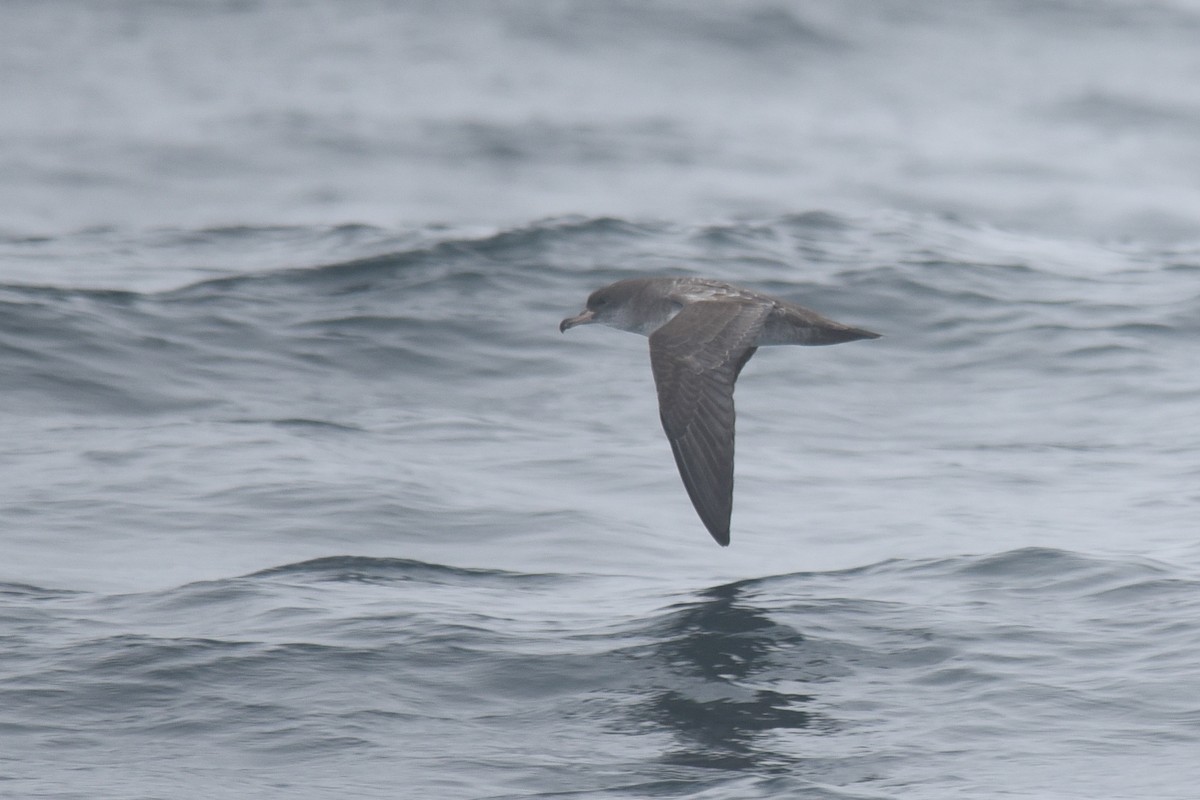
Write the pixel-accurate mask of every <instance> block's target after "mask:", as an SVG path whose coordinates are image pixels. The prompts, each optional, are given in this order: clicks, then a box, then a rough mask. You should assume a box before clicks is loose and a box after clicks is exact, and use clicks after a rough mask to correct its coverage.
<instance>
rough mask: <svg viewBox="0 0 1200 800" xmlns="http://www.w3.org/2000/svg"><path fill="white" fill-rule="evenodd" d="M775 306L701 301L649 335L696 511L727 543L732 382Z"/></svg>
mask: <svg viewBox="0 0 1200 800" xmlns="http://www.w3.org/2000/svg"><path fill="white" fill-rule="evenodd" d="M769 313H770V308H769V307H768V306H765V305H763V304H759V303H752V302H746V303H739V302H733V301H730V300H721V301H702V302H698V303H692V304H691V305H688V306H687V307H685V308H684V309H683V310H682V311H680V312H679V313H678V314H677V315H676V316H675V318H674V319H672V320H671V321H670V322H668V323H667V324H666V325H664V326H662V327H661V328H659V329H658V330H657V331H655V332H654V333H653V334H651V336H650V365H651V368H652V369H653V371H654V383H655V385H656V386H657V388H658V408H659V416H660V417H661V419H662V425H663V430H664V431H666V434H667V441H669V442H670V443H671V451H672V453H674V455H675V463H676V465H677V466H678V467H679V475H680V477H682V478H683V485H684V487H685V488H686V489H687V493H688V496H689V497H690V498H691V500H692V505H693V506H695V508H696V513H697V514H699V515H700V519H701V521H703V522H704V526H705V527H706V528H708V531H709V533H711V534H712V537H713V538H714V539H716V540H717V543H718V544H721V545H723V546H724V545H728V544H729V519H730V516H731V514H732V512H733V439H734V421H735V411H734V405H733V386H734V383H735V382H736V381H737V376H738V373H740V372H741V370H742V367H744V366H745V365H746V362H747V361H749V360H750V357H751V356H752V355H754V351H755V349H756V347H755V342H756V341H757V340H758V336H759V333H760V332H761V331H762V327H763V324H764V322H765V321H766V318H767V315H768V314H769Z"/></svg>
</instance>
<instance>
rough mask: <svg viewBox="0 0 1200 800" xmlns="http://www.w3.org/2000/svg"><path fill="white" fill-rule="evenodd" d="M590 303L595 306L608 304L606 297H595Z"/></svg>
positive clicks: (599, 306)
mask: <svg viewBox="0 0 1200 800" xmlns="http://www.w3.org/2000/svg"><path fill="white" fill-rule="evenodd" d="M592 305H594V306H595V307H596V308H601V307H602V306H606V305H608V298H606V297H597V298H596V299H595V300H593V301H592Z"/></svg>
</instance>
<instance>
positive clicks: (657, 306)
mask: <svg viewBox="0 0 1200 800" xmlns="http://www.w3.org/2000/svg"><path fill="white" fill-rule="evenodd" d="M597 322H598V323H601V324H604V325H608V326H609V327H613V328H617V329H619V330H624V331H629V332H631V333H639V334H642V335H643V336H648V337H650V365H651V368H652V369H653V372H654V383H655V386H657V388H658V406H659V415H660V417H661V418H662V424H663V430H665V431H666V434H667V440H668V441H669V442H670V443H671V450H672V452H673V453H674V454H675V463H676V464H677V465H678V467H679V474H680V476H681V477H682V478H683V484H684V487H685V488H686V489H687V492H688V496H689V497H691V499H692V505H694V506H695V507H696V512H697V513H698V514H699V515H700V519H701V520H702V521H703V522H704V525H705V527H707V528H708V531H709V533H711V534H712V536H713V538H714V539H716V540H717V542H718V543H719V544H721V545H722V546H724V545H728V544H729V519H730V515H731V513H732V511H733V438H734V419H735V414H734V407H733V387H734V383H735V382H736V381H737V377H738V374H739V373H740V372H741V371H742V367H744V366H745V365H746V362H747V361H749V360H750V357H751V356H753V355H754V352H755V350H757V349H758V348H759V347H765V346H771V345H785V344H796V345H826V344H839V343H841V342H850V341H854V340H855V339H877V338H879V334H877V333H872V332H871V331H868V330H864V329H862V328H854V327H851V326H849V325H843V324H842V323H840V322H834V321H833V320H831V319H827V318H825V317H823V316H821V315H820V314H818V313H816V312H815V311H810V310H808V309H807V308H803V307H801V306H798V305H796V304H795V303H790V302H788V301H786V300H780V299H778V298H774V297H770V296H769V295H765V294H761V293H759V292H755V291H752V290H750V289H743V288H741V287H738V286H733V285H731V284H728V283H724V282H722V281H716V280H710V279H707V278H630V279H627V280H623V281H617V282H616V283H614V284H611V285H609V286H606V287H604V288H603V289H598V290H596V291H595V292H593V293H592V294H591V296H590V297H588V301H587V308H586V309H584V311H583V312H581V313H580V314H577V315H576V316H574V317H568V318H567V319H564V320H563V321H562V323H561V324H560V325H559V330H560V331H564V332H565V331H567V330H568V329H570V328H573V327H575V326H577V325H584V324H589V323H597Z"/></svg>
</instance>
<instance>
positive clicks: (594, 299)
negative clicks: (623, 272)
mask: <svg viewBox="0 0 1200 800" xmlns="http://www.w3.org/2000/svg"><path fill="white" fill-rule="evenodd" d="M620 294H621V291H620V286H619V284H613V285H612V286H605V287H604V288H603V289H597V290H596V291H594V292H592V293H591V294H590V295H589V296H588V299H587V306H586V307H585V308H584V309H583V311H581V312H579V313H578V314H576V315H575V316H573V317H567V318H566V319H564V320H563V321H562V322H560V323H559V324H558V329H559V331H561V332H562V333H566V332H567V331H568V330H570V329H571V328H574V327H575V326H576V325H590V324H591V323H593V322H599V323H602V324H604V323H611V322H613V321H615V320H616V318H617V315H618V313H619V312H618V309H619V308H620V307H621V306H622V298H621V297H620V296H619V295H620Z"/></svg>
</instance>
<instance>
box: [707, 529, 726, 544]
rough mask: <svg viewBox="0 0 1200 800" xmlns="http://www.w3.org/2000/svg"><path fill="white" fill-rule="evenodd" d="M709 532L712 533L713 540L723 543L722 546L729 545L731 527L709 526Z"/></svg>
mask: <svg viewBox="0 0 1200 800" xmlns="http://www.w3.org/2000/svg"><path fill="white" fill-rule="evenodd" d="M708 532H709V533H710V534H712V537H713V540H714V541H716V543H717V544H719V545H721V547H729V528H724V529H720V528H717V529H713V528H709V529H708Z"/></svg>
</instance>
